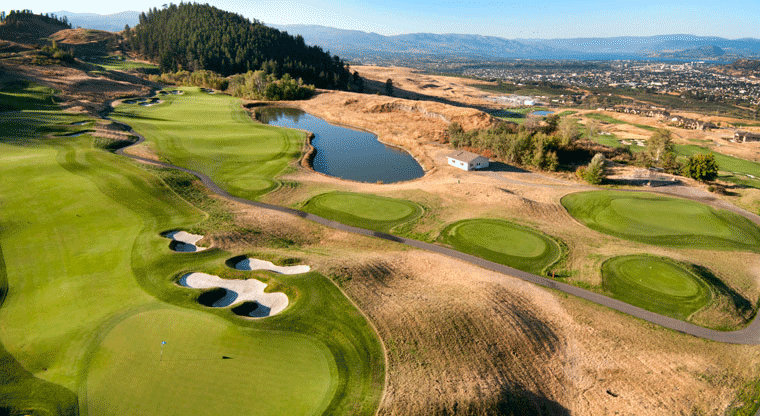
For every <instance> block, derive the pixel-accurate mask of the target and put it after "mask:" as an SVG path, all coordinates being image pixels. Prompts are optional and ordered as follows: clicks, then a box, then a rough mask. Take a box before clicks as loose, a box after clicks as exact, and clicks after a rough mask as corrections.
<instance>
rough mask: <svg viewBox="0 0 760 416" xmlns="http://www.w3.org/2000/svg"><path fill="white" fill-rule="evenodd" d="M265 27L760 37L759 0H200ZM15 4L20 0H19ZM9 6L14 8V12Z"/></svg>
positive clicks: (84, 4) (80, 5)
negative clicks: (295, 24)
mask: <svg viewBox="0 0 760 416" xmlns="http://www.w3.org/2000/svg"><path fill="white" fill-rule="evenodd" d="M164 1H166V0H159V2H155V1H148V0H132V1H129V2H110V1H100V2H97V3H94V2H92V1H80V0H70V1H67V2H64V3H61V2H59V1H50V0H26V1H24V2H23V4H24V5H23V6H18V8H21V7H24V8H31V9H32V10H33V11H35V12H53V11H57V10H61V9H62V7H65V10H68V11H72V12H80V13H82V12H93V13H99V14H109V13H115V12H119V11H124V10H138V11H143V10H147V9H149V8H151V7H159V8H160V7H161V5H162V4H163V2H164ZM200 2H201V3H209V4H211V5H213V6H216V7H219V8H221V9H224V10H229V11H233V12H236V13H240V14H242V15H244V16H246V17H249V18H255V19H258V20H260V21H263V22H264V23H275V24H292V23H299V24H318V25H323V26H331V27H338V28H341V29H356V30H362V31H366V32H376V33H380V34H384V35H393V34H402V33H417V32H430V33H467V34H479V35H490V36H500V37H505V38H510V39H513V38H565V37H586V36H588V37H591V36H593V37H597V36H598V37H608V36H649V35H661V34H692V35H709V36H721V37H726V38H732V39H735V38H742V37H755V38H760V0H737V1H730V0H723V1H714V0H710V1H707V0H694V1H689V2H686V1H673V0H660V1H652V0H627V1H621V0H595V1H590V0H580V1H577V0H576V1H551V0H550V1H546V2H541V1H530V2H529V1H523V0H511V1H488V0H486V1H431V0H408V1H402V0H382V1H377V0H344V1H338V0H327V1H312V0H277V1H256V0H201V1H200ZM19 4H22V3H19ZM14 8H16V7H14Z"/></svg>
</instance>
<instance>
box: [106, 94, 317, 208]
mask: <svg viewBox="0 0 760 416" xmlns="http://www.w3.org/2000/svg"><path fill="white" fill-rule="evenodd" d="M183 91H185V93H184V94H182V95H175V94H168V95H163V96H162V97H161V100H163V101H164V102H163V103H161V104H157V105H154V106H150V107H145V106H140V105H138V104H122V105H120V106H118V107H117V108H116V110H115V111H114V112H113V114H112V115H111V116H112V117H113V119H115V120H118V121H121V122H123V123H125V124H128V125H130V126H132V127H133V128H134V129H135V131H137V132H138V133H140V134H142V135H143V136H145V138H146V139H147V140H148V142H149V143H151V144H153V146H154V147H155V149H156V151H157V152H158V154H159V155H160V156H162V157H165V158H167V159H168V160H169V161H170V162H171V163H172V164H174V165H177V166H182V167H185V168H188V169H193V170H196V171H199V172H202V173H205V174H206V175H208V176H209V177H211V179H213V180H214V182H216V183H217V184H219V186H221V187H222V188H224V189H225V190H226V191H227V192H229V193H230V194H233V195H236V196H240V197H243V198H247V199H255V198H257V197H258V196H260V195H262V194H265V193H267V192H269V191H271V190H272V189H275V188H276V187H277V186H279V182H278V181H277V179H276V177H277V176H278V175H279V174H281V173H282V172H283V170H284V169H285V168H286V167H287V166H288V163H290V162H291V161H292V160H294V159H296V158H298V156H299V155H300V154H301V149H302V148H303V144H304V140H305V135H304V133H303V132H300V131H295V130H289V129H282V128H278V127H272V126H267V125H263V124H260V123H257V122H255V121H253V120H252V119H251V117H250V116H249V114H248V113H247V112H246V111H245V110H244V109H243V108H242V107H241V104H240V99H238V98H233V97H229V96H226V95H223V94H206V93H203V92H200V90H199V89H198V88H188V89H183Z"/></svg>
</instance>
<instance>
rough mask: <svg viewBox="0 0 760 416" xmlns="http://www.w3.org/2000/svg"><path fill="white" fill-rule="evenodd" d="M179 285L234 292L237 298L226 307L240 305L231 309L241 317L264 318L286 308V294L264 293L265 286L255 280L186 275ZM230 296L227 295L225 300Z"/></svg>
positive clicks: (202, 274) (196, 274) (200, 274)
mask: <svg viewBox="0 0 760 416" xmlns="http://www.w3.org/2000/svg"><path fill="white" fill-rule="evenodd" d="M179 284H180V285H182V286H187V287H191V288H193V289H216V288H222V289H226V290H227V291H229V292H234V295H237V296H236V297H234V298H233V301H231V302H230V303H229V304H228V305H234V304H238V303H240V306H238V307H235V308H233V312H235V313H236V314H238V315H241V316H249V317H252V318H264V317H267V316H272V315H276V314H278V313H280V312H282V310H283V309H285V308H286V307H287V306H288V296H287V295H286V294H284V293H282V292H275V293H265V292H264V288H265V287H267V284H266V283H264V282H261V281H259V280H256V279H247V280H229V279H222V278H221V277H219V276H214V275H210V274H206V273H188V274H186V275H184V276H182V277H181V278H180V279H179ZM232 296H233V295H229V296H228V297H226V299H229V298H231V297H232ZM228 305H224V306H228Z"/></svg>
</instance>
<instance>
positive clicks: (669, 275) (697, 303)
mask: <svg viewBox="0 0 760 416" xmlns="http://www.w3.org/2000/svg"><path fill="white" fill-rule="evenodd" d="M602 277H603V279H604V280H603V282H604V288H605V289H607V290H609V291H610V292H611V293H612V295H613V297H615V298H616V299H620V300H622V301H624V302H627V303H630V304H631V305H634V306H638V307H640V308H643V309H646V310H649V311H652V312H657V313H660V314H663V315H666V316H670V317H673V318H677V319H687V318H688V317H689V316H690V315H691V314H692V313H694V312H696V311H698V310H699V309H701V308H703V307H704V306H706V305H707V304H709V303H710V301H711V300H712V290H711V288H710V286H709V285H708V284H707V282H705V281H704V279H702V277H700V276H698V275H697V274H696V273H694V272H692V271H691V270H688V269H687V268H686V267H684V266H683V265H681V264H679V263H677V262H675V261H673V260H669V259H664V258H659V257H653V256H643V255H642V256H621V257H614V258H612V259H609V260H607V261H606V262H604V264H603V265H602Z"/></svg>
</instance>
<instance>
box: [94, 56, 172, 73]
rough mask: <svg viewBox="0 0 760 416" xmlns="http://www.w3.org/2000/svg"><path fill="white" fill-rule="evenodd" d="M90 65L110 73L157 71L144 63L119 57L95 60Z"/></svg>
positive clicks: (105, 57) (152, 66)
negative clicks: (143, 70) (137, 70)
mask: <svg viewBox="0 0 760 416" xmlns="http://www.w3.org/2000/svg"><path fill="white" fill-rule="evenodd" d="M91 62H92V63H94V64H96V65H98V66H100V67H101V68H103V69H105V70H107V71H112V70H117V71H129V70H133V69H156V70H157V69H158V66H156V65H154V64H150V63H145V62H138V61H133V60H131V59H122V57H121V56H119V55H108V56H101V57H98V58H95V59H94V60H92V61H91Z"/></svg>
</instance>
